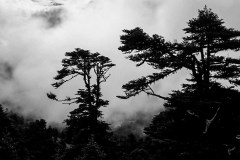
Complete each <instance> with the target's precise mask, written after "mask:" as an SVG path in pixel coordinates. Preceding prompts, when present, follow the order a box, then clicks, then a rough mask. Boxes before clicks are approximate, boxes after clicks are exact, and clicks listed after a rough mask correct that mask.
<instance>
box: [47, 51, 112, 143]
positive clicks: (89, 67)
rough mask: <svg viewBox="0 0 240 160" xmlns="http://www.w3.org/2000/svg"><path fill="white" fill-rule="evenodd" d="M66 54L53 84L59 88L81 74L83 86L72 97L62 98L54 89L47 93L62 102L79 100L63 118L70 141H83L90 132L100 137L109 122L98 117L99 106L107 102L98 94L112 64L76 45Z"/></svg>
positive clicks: (103, 105)
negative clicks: (55, 93)
mask: <svg viewBox="0 0 240 160" xmlns="http://www.w3.org/2000/svg"><path fill="white" fill-rule="evenodd" d="M65 56H66V58H64V59H63V60H62V66H63V68H62V69H61V70H59V71H58V74H57V76H56V77H54V79H55V80H56V81H57V82H56V83H53V84H52V86H54V87H55V88H59V87H60V86H62V85H63V84H64V83H66V82H69V81H71V80H72V79H74V78H76V77H82V80H83V83H84V85H85V87H84V88H82V89H78V91H77V93H76V94H75V96H74V97H66V98H65V99H63V100H60V99H58V98H57V97H56V95H54V94H53V93H49V94H47V95H48V97H49V98H51V99H53V100H57V101H60V102H63V103H65V104H78V107H77V108H76V109H74V110H73V111H71V112H70V116H69V119H67V120H66V124H67V126H68V133H69V134H70V136H68V137H69V141H70V142H71V143H73V144H76V143H79V142H82V141H85V142H86V140H88V139H89V138H90V137H91V136H93V137H94V138H96V139H99V138H100V139H101V138H102V136H103V135H100V134H101V133H102V132H106V130H107V129H108V124H107V123H105V122H103V121H101V120H100V119H99V118H101V116H102V113H101V111H100V110H99V109H100V107H106V106H107V105H108V101H107V100H103V99H102V98H101V97H102V93H101V84H102V83H103V82H106V80H107V79H108V77H109V76H110V74H109V75H108V74H107V72H108V71H109V69H111V68H112V67H113V66H115V64H113V63H112V62H111V60H110V59H109V58H108V57H105V56H102V55H100V54H99V53H91V52H89V51H88V50H83V49H79V48H77V49H75V51H72V52H67V53H66V55H65Z"/></svg>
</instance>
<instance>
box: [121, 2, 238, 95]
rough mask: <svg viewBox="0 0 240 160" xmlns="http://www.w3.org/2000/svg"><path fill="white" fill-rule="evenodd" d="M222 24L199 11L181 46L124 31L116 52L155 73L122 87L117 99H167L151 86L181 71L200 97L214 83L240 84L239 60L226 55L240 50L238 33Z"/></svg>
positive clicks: (136, 31) (205, 11) (209, 13)
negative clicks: (188, 74)
mask: <svg viewBox="0 0 240 160" xmlns="http://www.w3.org/2000/svg"><path fill="white" fill-rule="evenodd" d="M223 24H224V22H223V20H222V19H220V18H219V17H218V16H217V14H215V13H214V12H212V10H211V9H208V8H207V7H206V6H205V8H204V9H203V10H199V11H198V17H197V18H193V19H192V20H190V21H189V22H188V27H187V28H185V29H184V31H185V33H186V36H185V37H184V38H183V41H182V42H181V43H178V42H174V43H172V42H169V41H166V40H165V39H164V38H163V37H162V36H159V35H156V34H154V35H153V36H149V35H148V34H147V33H145V32H144V31H143V30H142V29H141V28H135V29H132V30H123V32H124V33H125V34H124V35H122V36H121V37H120V38H121V42H122V44H123V45H122V46H121V47H119V49H120V50H121V51H122V52H123V53H124V54H128V56H127V58H128V59H130V60H131V61H133V62H137V66H141V65H142V64H144V63H147V64H148V65H150V66H152V67H153V68H154V69H156V70H157V72H156V73H153V74H152V75H149V76H145V77H141V78H139V79H137V80H132V81H130V82H128V83H127V84H125V85H123V87H122V88H123V89H124V91H125V96H119V98H129V97H131V96H135V95H137V94H139V93H141V92H145V93H146V94H148V95H153V96H157V97H159V98H162V99H165V100H167V99H169V98H167V97H164V96H161V95H159V94H157V93H155V92H154V90H153V89H152V88H151V84H153V83H154V82H156V81H158V80H161V79H164V78H166V77H167V76H169V75H171V74H174V73H176V72H177V71H179V70H181V69H183V68H185V69H188V70H190V71H191V75H192V78H191V79H190V81H192V82H194V83H195V84H196V86H197V88H198V91H199V93H200V94H201V96H204V95H206V94H205V93H206V92H207V91H208V90H209V88H210V83H211V82H214V81H218V80H227V81H229V82H230V83H231V84H233V85H240V79H239V76H240V71H239V67H240V66H239V64H240V59H238V58H233V57H232V56H231V57H230V56H228V55H229V54H233V52H231V51H238V50H239V49H240V40H239V37H240V31H237V30H234V29H233V28H227V27H225V26H224V25H223ZM222 51H226V52H222Z"/></svg>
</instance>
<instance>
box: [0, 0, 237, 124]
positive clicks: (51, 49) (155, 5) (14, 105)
mask: <svg viewBox="0 0 240 160" xmlns="http://www.w3.org/2000/svg"><path fill="white" fill-rule="evenodd" d="M204 5H207V6H208V7H210V8H212V9H213V11H214V12H215V13H217V14H218V16H219V17H220V18H222V19H224V21H225V22H226V24H225V25H226V26H227V27H233V28H235V29H240V19H239V15H240V10H239V7H240V1H239V0H58V1H50V0H45V1H44V0H0V89H1V91H0V103H2V104H4V106H7V107H9V108H10V109H14V110H15V111H17V112H19V113H22V114H24V115H30V116H34V117H36V118H44V119H46V120H47V121H48V122H57V123H62V121H63V120H64V119H66V118H67V115H68V113H69V111H71V110H72V109H73V108H74V107H76V105H71V106H68V105H62V104H60V103H57V102H55V101H51V100H49V99H48V98H47V96H46V93H47V92H49V91H51V92H54V93H56V94H57V95H58V96H59V97H65V96H66V95H72V94H74V93H75V91H76V88H80V87H81V85H79V81H80V79H79V80H76V81H74V82H73V83H71V84H67V85H65V86H63V87H62V88H60V89H58V90H55V89H54V88H53V87H52V86H51V84H52V83H53V82H54V81H53V77H54V76H55V75H56V71H57V70H59V69H60V68H61V60H62V58H64V54H65V52H70V51H73V50H74V48H82V49H88V50H90V51H91V52H99V53H101V54H103V55H105V56H108V57H109V58H111V59H112V61H113V63H115V64H116V65H117V66H116V67H114V68H112V69H111V70H110V73H111V77H110V78H109V79H108V81H107V82H106V83H105V84H104V85H103V87H102V88H103V94H104V98H105V99H108V100H109V101H110V105H109V106H108V107H107V108H104V109H103V111H104V118H105V119H106V120H108V121H109V122H112V123H113V124H114V125H119V124H121V122H122V121H123V120H126V119H130V120H131V119H139V117H140V119H142V121H147V120H149V119H150V118H151V116H152V115H154V114H157V113H158V112H159V111H160V110H161V109H162V103H163V101H161V100H160V99H157V98H153V97H148V96H146V95H144V94H143V95H140V96H138V97H135V98H131V99H129V100H121V99H117V98H116V95H121V94H123V92H122V90H121V86H122V85H123V84H125V83H126V82H128V81H129V80H132V79H136V78H138V77H141V76H142V75H148V74H150V73H152V72H153V70H152V69H151V68H149V67H147V66H144V67H140V68H136V67H135V64H134V63H132V62H130V61H128V60H127V59H125V58H124V55H122V53H121V52H120V51H119V50H118V47H119V46H120V45H121V44H120V39H119V37H120V35H121V34H122V30H123V29H133V28H135V27H141V28H143V29H144V31H145V32H147V33H149V34H154V33H156V34H159V35H162V36H164V37H165V38H166V39H168V40H170V41H173V40H175V39H177V40H181V37H182V36H183V35H184V32H183V31H182V29H183V28H185V27H186V26H187V24H186V22H188V20H189V19H192V18H194V17H196V16H197V13H198V9H202V8H203V7H204ZM186 73H187V72H186V71H182V72H180V73H179V74H178V75H175V76H173V77H169V78H168V79H167V80H165V81H162V82H160V83H157V84H156V85H155V86H154V88H155V90H156V91H157V92H158V93H160V94H162V95H165V96H167V95H168V93H169V92H170V91H171V90H173V89H177V88H179V87H180V85H179V84H181V83H182V82H183V81H184V79H185V78H186V77H185V75H186ZM141 123H142V122H139V124H141Z"/></svg>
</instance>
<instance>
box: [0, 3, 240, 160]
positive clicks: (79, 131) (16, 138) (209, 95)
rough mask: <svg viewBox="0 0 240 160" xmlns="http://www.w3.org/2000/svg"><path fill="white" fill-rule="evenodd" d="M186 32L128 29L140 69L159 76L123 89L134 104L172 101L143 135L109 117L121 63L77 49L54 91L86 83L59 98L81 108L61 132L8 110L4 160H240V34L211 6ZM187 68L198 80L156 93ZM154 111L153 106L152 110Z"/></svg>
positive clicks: (0, 125) (125, 43)
mask: <svg viewBox="0 0 240 160" xmlns="http://www.w3.org/2000/svg"><path fill="white" fill-rule="evenodd" d="M187 25H188V26H187V28H185V29H183V30H184V31H185V34H186V36H185V37H183V39H182V41H181V42H177V41H175V42H170V41H166V40H165V39H164V37H162V36H159V35H157V34H154V35H152V36H150V35H148V34H147V33H145V32H144V31H143V29H141V28H139V27H137V28H135V29H132V30H123V32H124V34H123V35H121V36H120V39H121V43H122V46H120V47H119V50H121V51H122V52H123V53H124V54H126V55H127V59H129V60H131V61H133V62H136V63H137V65H136V66H137V67H138V66H141V65H143V64H147V65H149V66H151V67H152V68H153V69H155V71H156V72H155V73H153V74H151V75H148V76H142V77H140V78H139V79H136V80H131V81H130V82H128V83H127V84H124V85H123V86H122V88H123V90H124V93H125V94H124V95H121V96H117V97H118V98H121V99H128V98H131V97H133V96H137V95H138V94H142V93H145V94H147V95H151V96H155V97H158V98H160V99H163V100H165V103H164V107H165V110H164V111H162V112H160V113H159V114H157V115H155V116H154V117H153V119H152V121H151V122H150V124H149V125H148V126H146V127H145V128H144V133H145V135H144V136H139V134H134V132H132V133H130V134H126V135H124V134H118V133H117V132H119V130H124V128H119V129H118V130H115V131H114V130H112V129H111V128H110V125H109V124H108V123H107V122H105V121H104V120H103V118H102V116H103V114H102V112H101V110H100V109H101V108H102V107H107V106H108V104H109V102H108V101H107V100H104V99H103V98H102V96H103V95H102V91H101V87H102V84H103V83H106V82H107V79H108V78H109V77H110V74H109V70H110V69H111V68H112V67H114V66H115V64H114V63H113V62H112V61H111V60H110V59H109V58H108V57H105V56H103V55H101V54H100V53H91V52H90V51H88V50H84V49H81V48H77V49H75V50H74V51H72V52H67V53H66V54H65V58H64V59H63V60H62V69H60V70H59V71H57V75H56V76H55V77H54V79H55V83H53V84H52V86H53V87H55V88H56V89H58V88H59V87H61V86H62V85H64V84H65V83H70V81H72V80H73V79H76V78H79V79H78V80H80V83H81V84H83V86H82V87H80V88H77V89H76V93H75V94H74V96H71V97H69V96H67V97H66V98H63V99H59V98H58V96H57V95H55V94H54V93H51V92H50V93H48V94H47V96H48V98H50V99H52V100H55V101H58V102H61V103H64V104H69V105H70V104H75V105H76V108H75V109H74V110H73V111H71V112H70V115H69V117H68V118H67V119H66V120H65V121H64V122H65V124H66V127H65V128H64V129H63V130H59V129H57V128H56V127H52V126H47V124H46V121H45V120H43V119H40V120H27V119H26V118H24V117H21V116H20V115H17V114H15V113H13V112H10V111H8V110H6V109H4V108H3V107H2V106H0V159H3V160H159V159H161V160H169V159H171V160H203V159H204V160H210V159H211V160H213V159H224V160H237V159H239V158H240V108H239V106H240V102H239V97H240V92H239V90H238V88H237V87H239V85H240V77H239V76H240V59H239V58H234V57H236V56H229V55H231V54H236V53H235V52H236V51H239V49H240V39H239V38H240V31H237V30H235V29H233V28H227V27H225V26H224V22H223V20H222V19H220V18H219V17H218V15H217V14H216V13H214V12H213V11H212V10H211V9H209V8H207V7H206V6H205V7H204V8H203V9H202V10H199V11H198V16H197V17H196V18H193V19H191V20H189V22H188V23H187ZM182 69H186V70H188V71H189V72H190V75H191V78H189V79H187V81H186V83H184V84H182V89H181V90H174V91H172V92H171V93H170V94H169V96H164V95H160V94H158V93H157V91H155V90H154V83H156V82H158V81H160V80H162V79H165V78H166V77H168V76H170V75H172V74H174V73H177V72H178V71H180V70H182ZM146 107H147V106H146Z"/></svg>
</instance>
